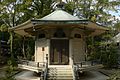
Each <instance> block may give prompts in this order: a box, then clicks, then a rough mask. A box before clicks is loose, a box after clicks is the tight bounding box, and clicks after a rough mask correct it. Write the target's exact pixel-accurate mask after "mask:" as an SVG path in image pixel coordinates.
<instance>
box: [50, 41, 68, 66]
mask: <svg viewBox="0 0 120 80" xmlns="http://www.w3.org/2000/svg"><path fill="white" fill-rule="evenodd" d="M50 64H53V65H55V64H56V65H67V64H69V40H67V39H52V40H51V46H50Z"/></svg>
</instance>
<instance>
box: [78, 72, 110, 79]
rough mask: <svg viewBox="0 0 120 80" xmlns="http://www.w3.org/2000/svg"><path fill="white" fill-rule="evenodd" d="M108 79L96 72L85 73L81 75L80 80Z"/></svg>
mask: <svg viewBox="0 0 120 80" xmlns="http://www.w3.org/2000/svg"><path fill="white" fill-rule="evenodd" d="M108 78H109V77H108V76H106V75H104V74H102V73H100V72H98V71H86V72H84V74H83V75H81V77H80V80H106V79H108Z"/></svg>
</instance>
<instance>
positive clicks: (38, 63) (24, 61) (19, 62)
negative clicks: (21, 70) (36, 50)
mask: <svg viewBox="0 0 120 80" xmlns="http://www.w3.org/2000/svg"><path fill="white" fill-rule="evenodd" d="M18 64H22V65H27V66H32V67H38V68H40V67H45V62H34V61H28V60H19V61H18Z"/></svg>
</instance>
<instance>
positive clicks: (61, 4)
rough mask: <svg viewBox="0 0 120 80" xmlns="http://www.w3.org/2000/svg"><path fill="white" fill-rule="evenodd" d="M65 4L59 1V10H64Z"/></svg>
mask: <svg viewBox="0 0 120 80" xmlns="http://www.w3.org/2000/svg"><path fill="white" fill-rule="evenodd" d="M64 4H65V3H64V2H62V0H59V2H58V3H57V5H56V7H57V9H64Z"/></svg>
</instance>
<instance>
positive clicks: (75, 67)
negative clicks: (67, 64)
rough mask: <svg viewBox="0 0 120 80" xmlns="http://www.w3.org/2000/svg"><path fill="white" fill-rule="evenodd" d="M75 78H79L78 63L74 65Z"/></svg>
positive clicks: (74, 79)
mask: <svg viewBox="0 0 120 80" xmlns="http://www.w3.org/2000/svg"><path fill="white" fill-rule="evenodd" d="M72 67H73V80H79V74H78V72H79V67H78V66H77V65H73V66H72Z"/></svg>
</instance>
